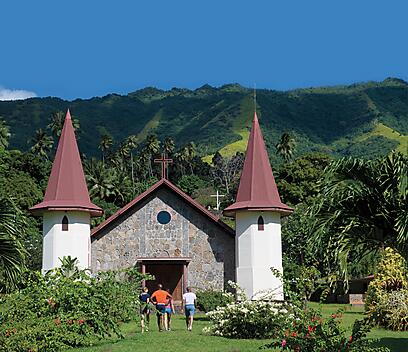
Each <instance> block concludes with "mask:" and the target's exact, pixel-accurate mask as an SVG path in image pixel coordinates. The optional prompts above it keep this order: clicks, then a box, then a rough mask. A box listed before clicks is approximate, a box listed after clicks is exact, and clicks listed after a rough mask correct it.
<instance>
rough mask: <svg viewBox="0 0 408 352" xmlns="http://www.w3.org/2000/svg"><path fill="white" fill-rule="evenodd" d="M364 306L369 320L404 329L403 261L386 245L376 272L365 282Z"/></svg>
mask: <svg viewBox="0 0 408 352" xmlns="http://www.w3.org/2000/svg"><path fill="white" fill-rule="evenodd" d="M365 309H366V312H367V315H368V317H369V319H370V321H371V322H373V323H374V324H378V325H381V326H383V327H385V328H389V329H392V330H407V329H408V283H407V271H406V262H405V260H404V258H403V257H402V256H401V255H400V254H398V253H397V252H395V251H394V250H393V249H391V248H386V249H385V250H384V252H383V254H382V257H381V260H380V262H379V263H378V272H377V274H376V275H375V278H374V280H373V281H371V282H370V285H369V286H368V291H367V295H366V299H365Z"/></svg>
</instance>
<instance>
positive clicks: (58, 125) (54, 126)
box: [47, 111, 79, 138]
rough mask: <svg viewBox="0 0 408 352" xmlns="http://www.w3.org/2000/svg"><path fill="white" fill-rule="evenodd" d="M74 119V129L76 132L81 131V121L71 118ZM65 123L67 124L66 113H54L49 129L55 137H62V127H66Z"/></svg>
mask: <svg viewBox="0 0 408 352" xmlns="http://www.w3.org/2000/svg"><path fill="white" fill-rule="evenodd" d="M71 119H72V127H74V130H75V131H77V130H79V120H78V119H76V118H74V117H71ZM64 122H65V113H64V112H62V111H57V112H53V113H52V115H51V117H50V119H49V123H48V125H47V127H48V128H49V129H50V130H51V133H52V135H53V136H55V137H57V138H58V137H59V136H61V132H62V127H64Z"/></svg>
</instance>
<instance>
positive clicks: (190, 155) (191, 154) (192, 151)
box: [186, 142, 196, 175]
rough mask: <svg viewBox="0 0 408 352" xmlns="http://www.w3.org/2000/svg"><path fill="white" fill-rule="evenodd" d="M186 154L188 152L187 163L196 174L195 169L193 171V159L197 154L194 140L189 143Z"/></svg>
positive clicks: (192, 172)
mask: <svg viewBox="0 0 408 352" xmlns="http://www.w3.org/2000/svg"><path fill="white" fill-rule="evenodd" d="M186 154H187V163H188V165H189V166H190V171H191V174H192V175H193V174H194V171H193V159H194V158H195V156H196V146H195V144H194V142H190V143H188V144H187V146H186Z"/></svg>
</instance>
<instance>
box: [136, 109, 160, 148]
mask: <svg viewBox="0 0 408 352" xmlns="http://www.w3.org/2000/svg"><path fill="white" fill-rule="evenodd" d="M162 114H163V110H162V109H160V110H159V111H158V112H157V113H156V114H155V115H154V116H153V118H152V119H151V120H149V121H148V122H147V124H146V125H145V126H144V127H143V129H142V130H141V131H140V132H139V133H138V135H137V141H138V142H141V141H143V140H144V139H146V137H147V136H148V134H149V133H151V132H153V131H154V130H155V129H156V128H157V126H159V124H160V119H161V118H162Z"/></svg>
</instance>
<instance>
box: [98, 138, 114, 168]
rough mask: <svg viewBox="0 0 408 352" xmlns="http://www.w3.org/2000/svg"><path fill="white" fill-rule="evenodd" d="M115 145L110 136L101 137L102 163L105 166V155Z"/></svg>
mask: <svg viewBox="0 0 408 352" xmlns="http://www.w3.org/2000/svg"><path fill="white" fill-rule="evenodd" d="M112 144H113V138H112V137H111V136H110V135H108V134H104V135H102V136H101V140H100V142H99V146H98V148H99V149H100V150H101V151H102V163H103V165H105V155H106V152H107V150H108V149H109V148H110V147H111V146H112Z"/></svg>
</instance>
